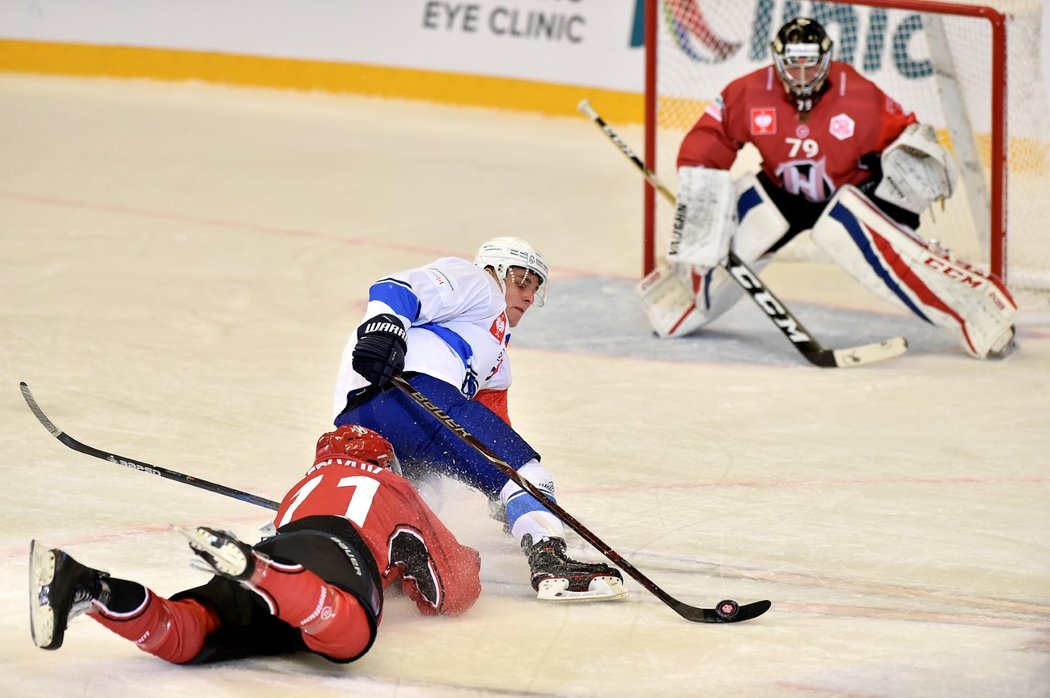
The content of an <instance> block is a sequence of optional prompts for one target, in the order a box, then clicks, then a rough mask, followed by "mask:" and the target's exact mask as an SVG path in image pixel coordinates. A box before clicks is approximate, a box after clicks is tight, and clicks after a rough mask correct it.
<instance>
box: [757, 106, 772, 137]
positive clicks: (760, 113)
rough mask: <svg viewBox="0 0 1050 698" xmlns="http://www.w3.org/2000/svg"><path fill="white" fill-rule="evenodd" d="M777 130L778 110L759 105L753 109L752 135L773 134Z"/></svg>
mask: <svg viewBox="0 0 1050 698" xmlns="http://www.w3.org/2000/svg"><path fill="white" fill-rule="evenodd" d="M776 132H777V110H776V109H774V108H773V107H759V108H758V109H752V110H751V135H752V136H772V135H774V134H775V133H776Z"/></svg>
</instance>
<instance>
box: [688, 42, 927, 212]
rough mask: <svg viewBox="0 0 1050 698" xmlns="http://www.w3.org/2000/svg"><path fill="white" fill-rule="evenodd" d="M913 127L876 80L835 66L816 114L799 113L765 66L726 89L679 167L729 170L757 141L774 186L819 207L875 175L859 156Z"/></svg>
mask: <svg viewBox="0 0 1050 698" xmlns="http://www.w3.org/2000/svg"><path fill="white" fill-rule="evenodd" d="M915 121H916V118H915V115H914V114H912V113H911V112H905V111H904V109H903V108H902V107H901V105H900V104H898V103H897V102H895V101H894V100H893V99H892V98H890V97H888V96H887V95H886V94H885V93H884V92H883V91H882V90H880V89H879V88H878V87H877V86H876V85H875V84H874V83H873V82H871V81H870V80H868V79H866V78H864V77H862V76H861V75H860V73H858V72H857V71H856V70H854V69H853V68H852V67H851V66H849V65H848V64H845V63H840V62H837V61H832V62H831V69H830V73H829V75H828V84H827V87H826V89H825V91H824V92H823V93H822V94H821V95H820V97H819V99H818V100H817V101H816V103H815V104H814V105H813V109H812V110H811V111H809V112H799V111H797V110H796V108H795V105H794V103H793V101H792V100H791V99H789V97H788V96H787V95H786V93H785V92H784V86H783V84H782V83H781V81H780V80H779V78H778V77H777V74H776V71H775V70H774V69H773V66H768V67H766V68H761V69H760V70H756V71H755V72H753V73H750V74H748V75H745V76H744V77H742V78H739V79H737V80H734V81H733V82H731V83H729V85H728V86H727V87H726V88H725V90H723V91H722V94H721V96H720V97H719V98H718V99H716V100H715V101H714V102H712V103H711V105H710V106H709V107H708V108H707V110H706V111H705V112H704V114H703V115H702V116H701V117H700V119H699V120H698V121H697V122H696V124H695V125H694V126H693V128H692V129H691V130H690V131H689V133H688V134H687V135H686V137H685V139H684V140H683V141H682V145H681V149H680V150H679V153H678V166H679V167H687V166H694V165H703V166H705V167H713V168H717V169H722V170H728V169H729V168H730V167H731V166H732V165H733V161H734V160H735V159H736V156H737V152H738V151H739V150H740V148H742V147H743V146H744V145H745V144H746V143H752V144H754V146H755V147H756V148H758V151H759V153H761V155H762V170H763V171H764V172H765V173H766V175H767V176H768V177H769V178H770V179H771V180H772V181H773V182H774V183H775V184H776V185H777V186H779V187H780V188H782V189H784V190H785V191H786V192H788V193H789V194H795V195H798V196H803V197H805V198H806V199H808V200H810V201H814V202H818V203H819V202H823V201H827V200H828V199H829V198H830V197H831V196H832V194H834V193H835V191H836V190H837V189H838V188H839V187H841V186H842V185H843V184H854V185H859V184H861V183H863V182H864V181H865V180H867V179H868V178H869V177H870V176H871V173H870V172H869V170H868V169H867V167H866V166H865V165H864V164H862V163H861V158H862V157H863V156H865V155H868V154H871V153H881V152H882V151H883V150H884V149H885V148H886V147H887V146H888V145H889V144H890V143H892V142H893V141H894V140H895V139H896V138H897V136H899V135H900V133H901V132H902V131H903V130H904V128H905V127H906V126H907V125H908V124H911V123H914V122H915Z"/></svg>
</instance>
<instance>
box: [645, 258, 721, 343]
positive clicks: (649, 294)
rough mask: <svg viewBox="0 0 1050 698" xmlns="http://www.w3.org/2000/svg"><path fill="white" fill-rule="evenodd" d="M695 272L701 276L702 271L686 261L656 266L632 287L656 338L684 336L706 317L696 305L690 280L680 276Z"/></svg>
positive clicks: (697, 326) (694, 329)
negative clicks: (684, 262) (671, 265)
mask: <svg viewBox="0 0 1050 698" xmlns="http://www.w3.org/2000/svg"><path fill="white" fill-rule="evenodd" d="M694 275H695V276H696V277H697V278H698V279H702V278H703V270H702V269H698V268H696V267H693V266H692V265H688V264H676V265H674V266H673V267H667V266H664V267H657V268H656V269H654V270H652V271H651V272H649V274H647V275H646V276H645V278H644V279H642V280H641V281H639V282H638V285H637V286H635V289H634V292H635V295H637V296H638V300H639V302H640V303H641V304H642V309H643V310H644V311H645V316H646V317H647V318H649V324H650V325H652V328H653V331H654V332H656V334H657V336H658V337H660V338H662V339H666V338H669V337H684V336H685V335H687V334H690V333H691V332H695V331H696V330H698V329H699V328H700V327H701V326H702V325H703V324H704V322H705V316H704V313H703V311H702V309H701V308H700V307H698V306H697V303H696V292H695V291H694V290H693V288H692V282H691V281H689V282H687V281H684V280H683V279H682V276H687V278H691V277H692V276H694ZM687 283H688V284H689V285H687Z"/></svg>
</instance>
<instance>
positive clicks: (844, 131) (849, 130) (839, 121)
mask: <svg viewBox="0 0 1050 698" xmlns="http://www.w3.org/2000/svg"><path fill="white" fill-rule="evenodd" d="M856 128H857V125H856V123H854V121H853V118H852V117H851V116H850V115H849V114H836V115H835V116H833V117H831V121H829V122H828V133H830V134H831V135H832V136H834V137H835V138H837V139H838V140H840V141H844V140H846V139H847V138H852V137H853V132H854V131H855V130H856Z"/></svg>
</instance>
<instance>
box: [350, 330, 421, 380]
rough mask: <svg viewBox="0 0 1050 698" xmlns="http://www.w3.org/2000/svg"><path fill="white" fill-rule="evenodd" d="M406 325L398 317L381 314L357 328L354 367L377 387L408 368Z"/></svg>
mask: <svg viewBox="0 0 1050 698" xmlns="http://www.w3.org/2000/svg"><path fill="white" fill-rule="evenodd" d="M405 336H406V335H405V326H404V325H402V324H401V321H400V320H398V319H397V317H395V316H393V315H391V314H389V313H381V314H379V315H376V316H375V317H374V318H370V319H368V320H366V321H365V323H364V324H363V325H361V326H360V327H358V328H357V345H356V346H354V353H353V361H352V365H353V367H354V370H355V371H357V372H358V373H360V374H361V375H362V376H364V377H365V378H367V379H368V382H369V383H371V384H372V385H375V386H383V385H386V384H387V383H389V382H390V379H391V378H393V377H394V376H396V375H398V374H399V373H401V371H403V370H404V369H405V352H406V351H407V350H408V345H407V344H405Z"/></svg>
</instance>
